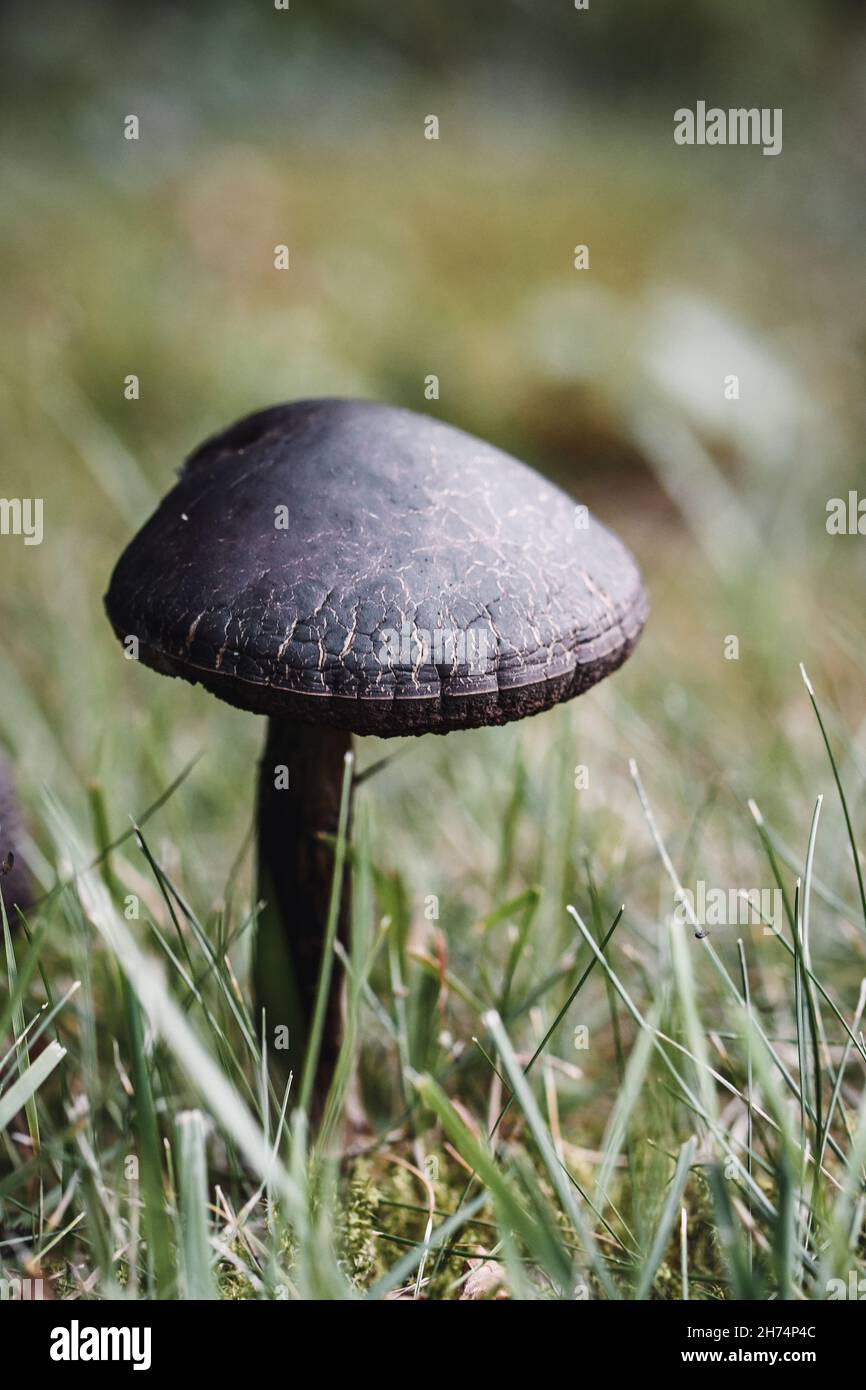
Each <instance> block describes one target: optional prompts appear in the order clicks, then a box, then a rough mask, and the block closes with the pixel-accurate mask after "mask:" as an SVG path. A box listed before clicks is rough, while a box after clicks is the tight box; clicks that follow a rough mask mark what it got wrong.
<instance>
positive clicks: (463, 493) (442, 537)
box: [105, 400, 647, 737]
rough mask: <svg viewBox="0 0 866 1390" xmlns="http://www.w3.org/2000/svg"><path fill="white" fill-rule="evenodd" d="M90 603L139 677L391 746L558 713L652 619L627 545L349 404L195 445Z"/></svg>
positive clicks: (455, 443) (535, 488)
mask: <svg viewBox="0 0 866 1390" xmlns="http://www.w3.org/2000/svg"><path fill="white" fill-rule="evenodd" d="M105 603H106V609H107V612H108V616H109V618H110V620H111V623H112V625H113V627H114V629H115V631H116V633H117V635H118V637H120V638H121V640H123V639H125V638H127V637H130V636H135V637H137V638H138V642H139V655H140V658H141V660H142V661H144V662H145V663H146V664H147V665H149V666H152V667H154V668H155V669H156V670H159V671H163V672H166V673H168V674H170V675H175V676H182V677H183V678H184V679H185V680H189V681H200V682H201V684H202V685H204V686H206V687H207V688H208V689H209V690H211V691H213V693H214V694H216V695H219V696H220V697H221V698H222V699H224V700H227V701H229V703H231V704H233V705H238V706H240V707H241V708H242V709H248V710H254V711H256V712H258V713H262V714H269V715H284V716H285V717H286V718H290V719H294V720H297V721H300V722H303V723H325V724H331V725H335V726H338V727H340V728H344V729H349V730H352V731H353V732H355V733H358V734H368V733H375V734H379V735H381V736H386V737H387V736H389V735H393V734H421V733H427V732H433V733H447V732H448V731H449V730H451V729H456V728H471V727H474V726H477V725H481V724H502V723H505V722H506V721H507V720H510V719H519V718H522V717H523V716H524V715H527V714H534V713H536V712H537V711H539V710H543V709H547V708H549V707H550V706H551V705H553V704H556V703H557V702H558V701H560V700H568V699H571V698H572V696H574V695H578V694H580V692H581V691H583V690H586V689H587V687H588V686H590V685H593V684H594V683H595V682H596V681H598V680H601V678H602V677H603V676H606V675H607V674H608V673H609V672H610V671H613V670H614V669H615V668H616V667H617V666H619V665H620V664H621V663H622V662H623V661H624V660H625V658H626V657H627V656H628V654H629V652H630V651H631V649H632V647H633V646H634V643H635V641H636V640H637V637H638V635H639V633H640V630H641V628H642V626H643V623H644V620H645V617H646V612H647V603H646V595H645V593H644V589H643V585H642V583H641V578H640V574H639V572H638V569H637V566H636V565H635V563H634V560H633V559H632V557H631V555H630V553H629V552H628V550H627V549H626V548H625V546H624V545H623V544H622V543H621V542H620V541H619V540H617V538H616V537H615V536H613V535H612V534H611V533H610V531H608V530H606V528H605V527H604V526H602V525H601V524H600V523H599V522H598V521H596V520H595V518H594V517H592V516H591V515H588V514H587V513H586V510H585V509H584V508H580V507H578V506H577V505H576V504H575V503H574V501H572V499H571V498H569V497H567V496H566V495H565V493H563V492H561V491H560V490H559V489H558V488H556V487H554V486H553V485H552V484H551V483H549V482H547V481H546V480H545V479H544V478H542V477H541V476H540V475H539V474H538V473H535V472H533V470H532V469H530V468H527V467H526V466H525V465H524V464H522V463H519V462H518V461H517V460H516V459H514V458H511V457H510V456H509V455H508V454H504V453H501V452H500V451H499V450H498V449H494V448H493V447H492V446H491V445H489V444H485V443H484V442H483V441H482V440H480V439H475V438H473V437H472V436H471V435H468V434H464V433H463V432H462V431H461V430H456V429H453V428H451V427H450V426H448V425H445V424H442V423H440V422H439V421H438V420H434V419H432V418H430V417H429V416H426V415H417V414H415V413H413V412H412V411H409V410H400V409H397V408H395V407H393V406H387V405H379V404H376V403H374V402H371V401H352V400H313V401H298V402H295V403H294V404H291V405H280V406H275V407H273V408H272V409H270V410H264V411H261V412H260V413H258V414H256V415H251V416H249V417H248V418H247V419H245V420H242V421H240V422H239V423H238V424H236V425H234V426H233V427H232V428H231V429H229V430H227V431H225V433H223V434H220V435H217V436H215V437H214V438H213V439H210V440H208V441H207V443H205V444H204V445H203V446H202V447H201V448H200V449H199V450H197V452H196V453H194V454H193V455H192V456H191V457H190V458H189V459H188V460H187V462H186V464H185V465H184V468H183V470H182V472H181V475H180V480H179V482H178V483H177V484H176V486H175V487H174V488H173V489H172V491H171V492H170V493H169V494H168V496H167V497H166V498H165V499H164V500H163V501H162V502H161V503H160V505H159V507H158V508H157V510H156V512H155V513H154V515H153V516H152V517H151V518H150V520H149V521H148V522H147V523H146V525H145V526H144V527H143V528H142V530H141V531H140V532H139V534H138V535H137V536H136V537H135V539H134V540H133V541H132V542H131V544H130V545H129V547H128V548H127V550H126V551H125V552H124V554H123V555H122V556H121V559H120V561H119V562H118V565H117V567H116V569H115V571H114V574H113V575H112V578H111V584H110V586H109V590H108V595H107V597H106V600H105Z"/></svg>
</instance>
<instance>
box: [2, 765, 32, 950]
mask: <svg viewBox="0 0 866 1390" xmlns="http://www.w3.org/2000/svg"><path fill="white" fill-rule="evenodd" d="M23 838H24V829H23V826H22V823H21V816H20V814H19V811H18V798H17V796H16V794H15V779H14V777H13V775H12V768H11V767H10V766H9V763H8V762H7V761H6V759H5V758H4V757H2V756H0V894H2V896H3V906H4V907H5V909H6V917H7V919H8V922H9V925H10V926H14V925H15V924H16V922H17V921H18V911H19V910H20V911H21V912H23V913H24V915H25V916H26V915H27V913H28V912H29V911H30V909H31V907H32V906H33V901H34V891H35V890H34V885H33V880H32V879H31V877H30V873H29V870H28V869H27V865H26V864H25V862H24V857H23V854H22V852H21V841H22V840H23ZM16 909H17V910H16ZM0 936H2V920H0Z"/></svg>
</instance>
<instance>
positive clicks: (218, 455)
mask: <svg viewBox="0 0 866 1390" xmlns="http://www.w3.org/2000/svg"><path fill="white" fill-rule="evenodd" d="M106 608H107V612H108V616H109V619H110V620H111V623H112V625H113V627H114V630H115V632H116V633H117V636H118V637H119V638H120V639H121V641H124V642H127V641H128V639H129V638H130V637H135V638H136V639H137V649H138V654H139V656H140V659H141V660H142V661H143V662H144V663H145V664H146V665H148V666H150V667H152V668H153V669H154V670H156V671H160V672H162V673H164V674H166V675H171V676H181V677H182V678H183V679H185V680H187V681H191V682H193V683H196V682H198V683H200V684H201V685H203V686H205V687H206V688H207V689H208V690H210V691H211V692H212V693H213V694H215V695H218V696H219V697H220V698H221V699H223V700H226V701H228V703H230V704H232V705H235V706H238V707H240V708H241V709H245V710H249V711H251V712H253V713H256V714H263V715H265V716H266V717H267V719H268V731H267V738H266V743H265V750H264V754H263V757H262V760H261V764H260V771H259V790H258V816H257V822H258V863H259V879H260V896H261V897H262V898H263V899H264V900H265V901H266V902H267V904H268V911H269V913H270V914H271V924H270V925H269V926H268V927H267V929H266V924H265V923H263V922H262V920H261V919H260V923H259V931H258V935H257V945H256V961H255V976H256V988H257V992H258V995H259V1000H260V1002H261V1003H263V1004H264V1005H265V1006H266V1008H267V1018H268V1024H269V1031H270V1029H271V1028H274V1027H276V1026H277V1025H279V1024H287V1025H288V1027H289V1038H290V1062H291V1065H292V1067H293V1068H294V1071H295V1075H296V1076H297V1075H298V1068H299V1065H300V1063H301V1060H302V1058H304V1057H305V1055H307V1054H308V1053H311V1054H312V1058H311V1061H309V1060H308V1065H307V1067H306V1068H305V1073H304V1075H305V1081H309V1085H308V1086H307V1087H306V1089H307V1092H308V1094H307V1095H303V1094H302V1097H301V1099H302V1101H303V1102H306V1101H307V1100H308V1099H309V1091H310V1090H313V1089H314V1090H315V1093H316V1094H318V1095H319V1096H321V1093H322V1090H323V1088H324V1087H325V1086H326V1085H327V1083H328V1081H329V1079H330V1077H331V1075H332V1073H333V1068H334V1064H335V1061H336V1056H337V1050H338V1047H339V1039H340V999H339V990H338V988H337V984H336V978H337V977H336V975H335V974H334V972H333V969H332V967H333V961H332V959H331V957H332V954H333V953H332V952H331V951H328V952H326V953H324V956H326V957H327V958H324V957H323V950H322V947H323V941H324V936H325V924H326V921H327V920H328V910H329V902H330V895H331V887H332V878H333V877H334V855H333V843H334V835H335V833H336V830H337V824H338V816H339V811H340V804H341V788H342V785H343V781H344V770H345V767H346V758H347V755H348V754H349V752H350V748H351V740H352V736H353V735H366V734H375V735H377V736H378V737H380V738H391V737H396V736H398V735H416V734H425V733H436V734H447V733H450V732H452V731H454V730H458V729H472V728H477V727H479V726H481V725H491V724H505V723H507V722H509V721H510V720H514V719H522V718H524V717H525V716H526V715H530V714H537V713H539V712H540V711H542V710H546V709H549V708H550V707H551V706H552V705H555V704H558V703H560V702H561V701H564V700H570V699H571V698H572V697H573V696H575V695H579V694H580V693H581V692H582V691H584V690H586V689H587V688H588V687H589V686H591V685H594V684H595V683H596V682H597V681H599V680H601V679H602V678H603V677H604V676H606V675H608V674H609V673H610V672H612V671H614V670H615V669H616V668H617V667H618V666H620V665H621V664H622V662H623V661H624V660H625V659H626V657H627V656H628V655H629V653H630V651H631V650H632V647H633V646H634V644H635V642H636V641H637V638H638V636H639V634H640V631H641V628H642V626H643V623H644V620H645V617H646V612H647V602H646V595H645V592H644V588H643V584H642V582H641V577H640V574H639V572H638V569H637V566H636V565H635V562H634V560H633V559H632V557H631V555H630V553H629V552H628V550H627V549H626V547H625V546H624V545H623V544H622V543H621V542H620V541H619V540H618V539H617V538H616V537H615V536H614V535H612V534H611V532H610V531H608V530H607V529H606V528H605V527H604V526H602V525H601V524H600V523H599V522H598V521H597V520H596V519H595V518H594V517H593V516H591V514H590V513H589V512H588V511H587V509H586V508H585V507H581V506H578V505H576V504H575V502H574V501H573V500H572V499H570V498H569V497H567V496H566V495H565V493H563V492H562V491H560V490H559V489H558V488H557V487H555V486H554V485H553V484H551V483H549V482H548V481H546V480H545V479H544V478H542V477H541V476H540V475H539V474H538V473H536V472H534V471H533V470H532V469H530V468H528V467H526V465H524V464H522V463H519V462H518V461H517V460H516V459H514V458H511V457H510V456H508V455H507V454H504V453H501V452H500V451H499V450H498V449H495V448H493V447H492V446H491V445H489V444H486V443H484V442H482V441H481V440H479V439H475V438H473V437H471V436H470V435H467V434H464V433H463V432H462V431H460V430H457V429H453V428H451V427H450V426H448V425H445V424H442V423H441V422H439V421H437V420H435V419H432V418H430V417H428V416H424V415H418V414H415V413H413V412H411V411H408V410H402V409H398V408H395V407H391V406H387V405H380V404H377V403H374V402H371V401H352V400H312V401H299V402H295V403H292V404H288V405H279V406H275V407H273V408H272V409H269V410H263V411H261V412H259V413H257V414H255V415H251V416H249V417H248V418H246V419H244V420H241V421H240V422H239V423H237V424H235V425H233V426H232V427H231V428H230V429H228V430H226V431H225V432H224V433H222V434H219V435H216V436H215V437H214V438H212V439H209V440H208V441H207V442H206V443H204V444H203V445H202V446H201V448H199V449H198V450H197V451H196V452H195V453H193V454H192V455H191V456H190V458H188V459H187V461H186V463H185V465H184V467H183V469H182V471H181V474H180V478H179V481H178V482H177V484H176V485H175V487H174V488H173V489H172V491H171V492H170V493H169V494H168V495H167V496H166V497H165V498H164V500H163V501H162V502H161V503H160V505H159V507H158V508H157V510H156V512H155V513H154V515H153V516H152V517H151V518H150V520H149V521H148V522H147V523H146V524H145V526H144V527H143V528H142V530H141V531H140V532H139V534H138V535H137V536H136V537H135V538H134V540H133V541H132V542H131V543H130V545H129V546H128V548H127V550H126V551H125V552H124V554H123V555H122V556H121V559H120V561H119V562H118V564H117V566H116V568H115V571H114V574H113V576H112V578H111V583H110V587H109V590H108V594H107V597H106ZM350 775H351V773H350V774H349V777H350ZM348 785H349V781H348V779H347V786H348ZM275 919H276V920H277V921H278V922H279V930H274V929H273V922H274V920H275ZM347 923H348V891H347V887H346V885H345V884H344V885H343V891H342V894H341V898H340V910H339V919H338V930H339V933H340V935H341V936H342V937H345V935H346V932H347ZM322 972H324V973H322ZM320 974H322V981H323V984H322V987H321V988H320V987H319V980H320ZM329 982H330V983H329ZM316 997H320V998H321V999H322V1001H323V1002H325V1001H326V1009H325V1012H324V1015H323V1016H322V1017H321V1019H320V1020H318V1022H319V1023H320V1024H321V1027H320V1028H319V1027H318V1026H317V1027H313V1026H312V1025H313V1017H314V1001H315V999H316ZM311 1030H312V1034H313V1036H312V1041H311ZM317 1035H318V1036H317ZM314 1073H315V1077H314V1081H313V1079H311V1078H313V1074H314Z"/></svg>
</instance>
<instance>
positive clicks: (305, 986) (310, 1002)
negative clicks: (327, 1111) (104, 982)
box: [253, 716, 352, 1114]
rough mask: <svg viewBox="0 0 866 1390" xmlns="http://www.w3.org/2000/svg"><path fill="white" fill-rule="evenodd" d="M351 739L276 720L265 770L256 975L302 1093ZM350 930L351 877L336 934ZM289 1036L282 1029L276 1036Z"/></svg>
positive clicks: (334, 1008) (324, 1069)
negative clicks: (335, 838)
mask: <svg viewBox="0 0 866 1390" xmlns="http://www.w3.org/2000/svg"><path fill="white" fill-rule="evenodd" d="M351 745H352V737H351V734H349V733H346V732H344V731H343V730H341V729H329V728H327V727H325V726H324V725H309V724H295V723H292V722H291V721H289V720H286V719H280V718H277V717H275V716H272V717H271V718H270V719H269V720H268V736H267V740H266V742H265V748H264V752H263V754H262V760H261V763H260V764H259V791H258V876H259V878H258V891H259V898H260V899H261V900H262V901H263V902H264V903H265V907H264V908H263V909H262V911H261V913H260V915H259V921H258V931H257V934H256V946H255V959H254V965H253V976H254V981H255V989H256V1000H257V1004H258V1017H257V1020H256V1022H257V1023H259V1022H260V1019H261V1010H262V1009H263V1008H264V1009H265V1011H266V1019H267V1032H268V1051H269V1053H270V1055H271V1056H272V1057H274V1058H275V1059H276V1060H277V1061H278V1062H284V1063H285V1070H286V1072H288V1070H291V1071H292V1072H293V1074H294V1080H293V1092H294V1094H295V1096H297V1094H298V1089H299V1087H300V1080H301V1073H302V1071H303V1067H304V1059H305V1057H306V1052H307V1047H308V1044H309V1041H310V1027H311V1023H312V1019H313V1012H314V1009H315V1002H316V993H317V989H318V983H319V974H320V970H321V966H322V947H323V943H324V939H325V932H326V925H327V921H328V908H329V903H330V897H331V886H332V880H333V874H334V851H333V837H334V836H335V835H336V834H337V826H338V821H339V813H340V793H341V789H342V783H343V773H344V770H345V755H346V753H348V752H349V750H350V748H351ZM348 930H349V875H348V872H346V873H345V874H344V879H343V883H342V892H341V895H340V913H339V919H338V923H337V935H338V937H339V939H340V940H341V941H343V942H344V944H345V943H346V942H347V940H348ZM340 995H341V989H340V975H339V973H338V972H337V971H332V974H331V981H330V987H329V990H328V996H327V1005H326V1009H325V1016H324V1027H323V1029H322V1037H321V1049H320V1052H319V1060H318V1066H317V1069H316V1076H315V1082H314V1087H313V1096H312V1109H313V1111H314V1113H316V1114H318V1113H320V1112H321V1106H322V1102H323V1101H324V1098H325V1095H326V1094H327V1090H328V1087H329V1085H330V1083H331V1080H332V1077H333V1074H334V1068H335V1066H336V1062H337V1056H338V1052H339V1047H340V1036H341V1000H340ZM283 1029H286V1030H288V1031H287V1033H286V1032H285V1031H279V1032H278V1030H283Z"/></svg>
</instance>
